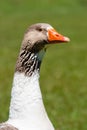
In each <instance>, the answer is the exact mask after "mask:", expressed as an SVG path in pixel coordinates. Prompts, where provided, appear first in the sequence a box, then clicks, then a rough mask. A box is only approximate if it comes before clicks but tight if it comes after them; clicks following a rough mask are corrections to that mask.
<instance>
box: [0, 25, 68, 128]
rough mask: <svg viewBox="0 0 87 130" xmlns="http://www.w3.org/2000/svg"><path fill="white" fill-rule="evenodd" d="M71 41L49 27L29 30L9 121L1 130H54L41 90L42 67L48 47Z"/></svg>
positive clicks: (44, 26) (23, 44) (18, 62)
mask: <svg viewBox="0 0 87 130" xmlns="http://www.w3.org/2000/svg"><path fill="white" fill-rule="evenodd" d="M69 41H70V39H69V38H68V37H65V36H63V35H61V34H59V33H58V32H57V31H56V30H55V29H54V28H53V27H52V26H51V25H49V24H47V23H36V24H33V25H31V26H30V27H29V28H28V29H27V30H26V32H25V34H24V38H23V41H22V45H21V48H20V52H19V55H18V58H17V62H16V67H15V72H14V78H13V85H12V92H11V102H10V108H9V117H8V120H7V121H6V122H4V123H1V124H0V130H54V126H53V125H52V123H51V121H50V119H49V117H48V115H47V112H46V110H45V107H44V103H43V99H42V94H41V90H40V85H39V77H40V66H41V62H42V59H43V56H44V54H45V52H46V45H48V44H50V45H51V44H53V43H61V42H69Z"/></svg>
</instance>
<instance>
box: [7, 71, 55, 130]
mask: <svg viewBox="0 0 87 130" xmlns="http://www.w3.org/2000/svg"><path fill="white" fill-rule="evenodd" d="M8 123H9V124H12V125H13V126H15V127H17V128H18V129H19V130H29V129H30V130H54V128H53V126H52V124H51V122H50V120H49V118H48V116H47V113H46V111H45V108H44V105H43V100H42V95H41V91H40V87H39V74H38V72H34V73H33V75H32V76H31V77H28V76H25V75H24V73H19V72H16V73H15V75H14V80H13V88H12V98H11V104H10V115H9V120H8Z"/></svg>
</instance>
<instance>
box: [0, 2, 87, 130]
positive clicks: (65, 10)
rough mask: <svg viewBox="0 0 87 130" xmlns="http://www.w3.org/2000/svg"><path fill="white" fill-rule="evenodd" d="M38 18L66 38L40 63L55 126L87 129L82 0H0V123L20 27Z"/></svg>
mask: <svg viewBox="0 0 87 130" xmlns="http://www.w3.org/2000/svg"><path fill="white" fill-rule="evenodd" d="M37 22H47V23H50V24H51V25H52V26H53V27H55V29H56V30H58V31H59V32H61V33H62V34H65V35H66V36H68V37H70V39H71V42H70V43H69V44H59V45H52V46H51V47H49V48H48V50H47V53H46V55H45V57H44V60H43V63H42V66H41V78H40V85H41V91H42V93H43V99H44V103H45V106H46V110H47V112H48V115H49V117H50V119H51V121H52V123H53V124H54V126H55V129H56V130H58V129H60V130H87V0H66V1H65V0H0V122H2V121H5V120H7V119H8V110H9V102H10V92H11V87H12V79H13V73H14V67H15V62H16V59H17V55H18V52H19V48H20V45H21V41H22V38H23V34H24V31H25V30H26V28H27V27H28V26H29V25H31V24H33V23H37Z"/></svg>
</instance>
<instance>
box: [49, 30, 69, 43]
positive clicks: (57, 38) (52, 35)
mask: <svg viewBox="0 0 87 130" xmlns="http://www.w3.org/2000/svg"><path fill="white" fill-rule="evenodd" d="M48 41H49V42H50V43H51V42H52V43H59V42H69V41H70V39H69V38H68V37H65V36H63V35H61V34H59V33H58V32H57V31H56V30H55V29H48Z"/></svg>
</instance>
